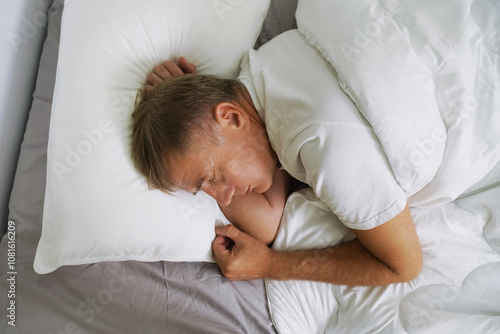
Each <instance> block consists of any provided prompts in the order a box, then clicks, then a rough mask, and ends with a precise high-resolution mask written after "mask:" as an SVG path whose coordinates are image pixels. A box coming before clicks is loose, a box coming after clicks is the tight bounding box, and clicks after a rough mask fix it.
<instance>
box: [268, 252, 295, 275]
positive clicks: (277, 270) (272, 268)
mask: <svg viewBox="0 0 500 334" xmlns="http://www.w3.org/2000/svg"><path fill="white" fill-rule="evenodd" d="M291 254H292V253H288V252H280V251H276V250H271V255H270V261H269V269H268V273H267V278H270V279H274V280H277V281H283V280H289V279H293V278H294V277H295V276H296V275H295V274H294V273H293V271H294V270H295V268H294V266H293V265H292V264H291V260H292V256H291Z"/></svg>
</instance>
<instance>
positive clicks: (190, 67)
mask: <svg viewBox="0 0 500 334" xmlns="http://www.w3.org/2000/svg"><path fill="white" fill-rule="evenodd" d="M179 66H180V67H181V69H182V71H184V73H196V66H195V65H194V64H191V63H189V62H188V61H187V60H186V58H184V57H179Z"/></svg>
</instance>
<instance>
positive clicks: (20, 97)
mask: <svg viewBox="0 0 500 334" xmlns="http://www.w3.org/2000/svg"><path fill="white" fill-rule="evenodd" d="M51 3H52V0H0V136H1V137H0V138H1V140H0V224H1V226H2V228H1V231H2V232H4V231H5V226H6V224H7V219H8V218H7V217H8V201H9V197H10V192H11V189H12V183H13V177H14V173H15V169H16V165H17V158H18V155H19V148H20V144H21V141H22V138H23V134H24V128H25V123H26V120H27V117H28V111H29V109H30V107H31V100H32V94H33V90H34V88H35V79H36V73H37V68H38V61H39V58H40V52H41V47H42V45H43V40H44V39H45V35H46V26H47V19H46V17H47V11H48V8H49V7H50V5H51Z"/></svg>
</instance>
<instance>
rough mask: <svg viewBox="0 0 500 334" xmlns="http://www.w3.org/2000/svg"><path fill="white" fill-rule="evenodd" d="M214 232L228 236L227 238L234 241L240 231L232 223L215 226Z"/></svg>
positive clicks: (239, 234) (238, 236)
mask: <svg viewBox="0 0 500 334" xmlns="http://www.w3.org/2000/svg"><path fill="white" fill-rule="evenodd" d="M215 234H217V235H220V236H223V237H228V238H229V239H231V240H233V241H236V240H238V239H239V238H240V236H241V234H242V232H241V231H240V230H238V229H237V228H236V227H235V226H234V225H231V224H228V225H224V226H216V227H215Z"/></svg>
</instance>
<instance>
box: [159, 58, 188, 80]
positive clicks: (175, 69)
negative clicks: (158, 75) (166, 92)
mask: <svg viewBox="0 0 500 334" xmlns="http://www.w3.org/2000/svg"><path fill="white" fill-rule="evenodd" d="M163 66H164V74H165V75H166V76H167V77H166V78H164V79H167V78H171V77H176V76H178V75H183V74H184V72H182V70H181V69H180V68H179V66H177V64H176V63H174V62H173V61H167V62H165V63H164V64H163Z"/></svg>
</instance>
